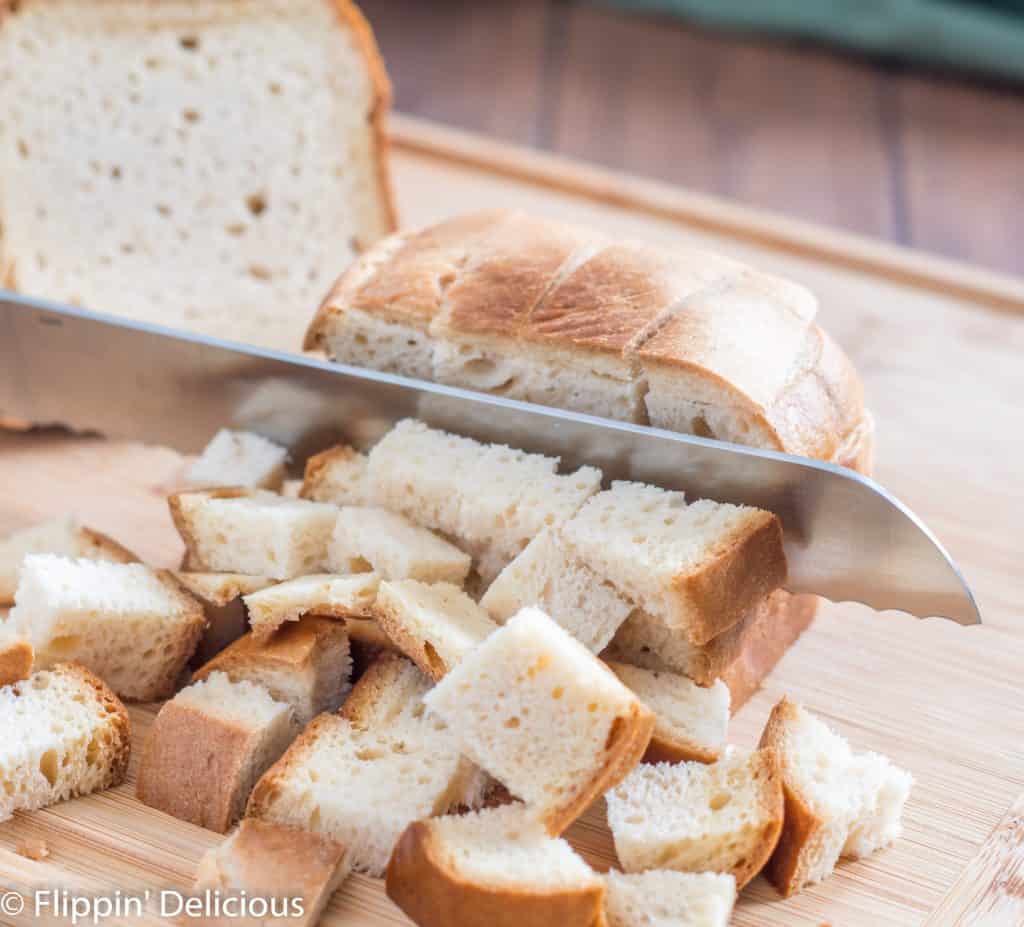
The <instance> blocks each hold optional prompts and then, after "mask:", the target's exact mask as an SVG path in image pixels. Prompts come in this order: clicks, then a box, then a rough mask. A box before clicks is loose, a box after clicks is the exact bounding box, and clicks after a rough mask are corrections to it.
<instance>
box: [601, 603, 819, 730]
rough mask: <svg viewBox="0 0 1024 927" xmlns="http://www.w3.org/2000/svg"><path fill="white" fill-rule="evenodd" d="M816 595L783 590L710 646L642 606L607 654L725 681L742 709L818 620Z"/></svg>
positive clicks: (704, 680)
mask: <svg viewBox="0 0 1024 927" xmlns="http://www.w3.org/2000/svg"><path fill="white" fill-rule="evenodd" d="M817 607H818V599H817V597H816V596H810V595H791V594H790V593H788V592H786V591H784V590H782V589H777V590H776V591H775V592H773V593H771V595H769V596H767V597H766V598H764V599H762V600H761V601H760V602H759V603H758V604H757V605H755V606H754V607H753V608H752V609H751V610H750V611H749V612H748V613H747V614H746V615H745V616H744V617H743V618H741V619H740V620H739V621H738V622H736V624H734V625H733V626H732V627H731V628H729V629H728V630H727V631H723V632H722V633H721V634H719V635H718V636H717V637H714V638H712V639H711V640H710V641H708V642H707V643H706V644H703V645H700V646H698V645H696V644H691V643H690V641H689V640H688V639H687V637H686V634H685V633H684V632H683V631H681V630H678V629H673V628H669V627H668V626H666V624H665V623H664V622H663V621H661V620H659V619H658V618H655V617H654V616H653V615H650V614H648V613H647V612H645V611H644V610H643V609H639V608H638V609H636V610H635V611H633V612H631V613H630V616H629V617H628V618H627V619H626V621H625V622H624V623H623V624H622V626H621V627H620V628H619V630H618V631H617V632H616V634H615V637H614V638H613V639H612V642H611V644H610V645H609V646H608V649H607V650H606V651H605V653H604V654H603V655H602V656H604V657H606V658H607V659H610V660H619V661H620V662H623V663H631V664H633V665H634V666H643V667H645V668H646V669H652V670H659V671H667V672H674V673H680V674H682V675H683V676H688V677H689V678H691V679H693V680H694V682H696V683H697V684H698V685H702V686H708V685H711V684H712V683H713V682H714V681H715V680H716V679H721V680H722V681H723V682H724V683H725V684H726V685H727V686H728V687H729V691H730V693H731V694H732V709H733V711H734V712H735V711H737V710H738V709H739V708H740V707H741V706H742V705H743V704H744V703H745V702H746V701H747V699H748V698H749V697H750V696H751V695H752V694H753V693H754V692H756V691H757V689H758V688H759V687H760V685H761V682H762V680H763V679H764V678H765V677H766V676H767V675H768V673H770V672H771V670H772V669H773V668H774V666H775V664H776V663H778V661H779V659H780V658H781V657H782V655H783V654H784V653H785V652H786V651H787V650H788V649H789V647H790V645H791V644H792V643H793V642H794V641H795V640H796V639H797V638H798V637H799V636H800V635H801V634H802V633H803V631H804V630H805V629H806V628H807V627H808V626H809V625H810V623H811V621H812V620H813V619H814V615H815V612H816V611H817Z"/></svg>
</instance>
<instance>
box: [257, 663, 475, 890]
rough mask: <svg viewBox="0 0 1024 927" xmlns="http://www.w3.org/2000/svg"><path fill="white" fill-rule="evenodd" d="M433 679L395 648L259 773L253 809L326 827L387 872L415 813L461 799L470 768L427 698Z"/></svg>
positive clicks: (373, 871) (358, 864) (355, 856)
mask: <svg viewBox="0 0 1024 927" xmlns="http://www.w3.org/2000/svg"><path fill="white" fill-rule="evenodd" d="M429 685H430V682H429V680H428V679H427V678H426V677H425V676H423V674H422V673H420V672H419V670H417V669H416V667H414V666H413V665H412V664H411V663H409V662H408V661H407V660H405V659H404V658H402V657H398V656H397V655H387V656H385V657H383V658H381V659H380V660H378V661H377V663H375V664H374V665H373V666H371V668H370V669H369V670H367V672H366V673H365V674H364V675H363V677H362V678H361V679H360V680H359V682H358V683H357V684H356V686H355V687H354V688H353V690H352V693H351V695H350V696H349V698H348V700H347V701H346V703H345V705H344V706H342V712H341V714H322V715H320V716H318V717H317V718H315V719H314V720H313V722H312V723H311V724H310V725H309V726H308V727H307V728H306V730H305V731H304V732H303V733H302V735H301V736H300V737H299V739H298V740H296V741H295V743H294V744H292V746H291V748H290V749H289V750H288V752H287V753H285V755H284V756H283V757H282V758H281V759H280V760H279V761H278V762H277V763H276V764H275V765H274V766H273V767H272V768H271V769H270V770H268V771H267V773H266V775H264V777H263V778H262V779H261V780H260V782H259V783H258V785H257V786H256V788H255V790H254V791H253V794H252V798H251V799H250V800H249V807H248V809H247V812H246V813H247V814H248V815H249V816H250V817H257V818H261V819H263V820H267V821H273V822H276V823H279V824H288V825H290V826H293V827H300V828H303V829H305V830H309V831H313V832H314V833H320V834H326V835H327V836H330V837H332V838H333V839H335V840H337V841H338V842H339V843H342V844H343V845H345V846H347V847H349V848H350V850H351V853H352V865H353V868H354V869H356V870H357V871H359V872H365V873H368V874H370V875H375V876H380V875H383V873H384V870H385V868H386V867H387V863H388V858H389V857H390V856H391V850H392V848H393V847H394V845H395V842H396V841H397V840H398V838H399V837H400V836H401V834H402V832H403V831H404V830H405V828H406V827H408V826H409V824H411V823H412V822H413V821H418V820H420V819H422V818H428V817H431V816H432V815H435V814H443V813H444V812H445V811H447V810H448V809H449V808H450V807H453V806H454V805H458V804H461V803H462V799H463V797H464V794H465V790H466V787H467V784H468V782H469V780H470V778H471V777H472V774H473V768H472V765H471V764H470V763H468V762H467V761H466V760H465V759H463V758H462V757H461V756H460V755H459V752H458V750H457V749H455V746H454V744H453V743H452V742H451V739H450V737H449V736H448V733H447V731H446V728H445V725H444V724H443V723H442V722H441V721H440V720H438V719H431V718H428V717H427V715H426V712H425V710H424V706H423V702H422V698H423V694H424V693H425V692H426V690H427V688H428V687H429Z"/></svg>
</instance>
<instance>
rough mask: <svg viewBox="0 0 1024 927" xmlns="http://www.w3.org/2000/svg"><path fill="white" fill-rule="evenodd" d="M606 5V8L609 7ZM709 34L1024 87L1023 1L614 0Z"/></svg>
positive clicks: (620, 4)
mask: <svg viewBox="0 0 1024 927" xmlns="http://www.w3.org/2000/svg"><path fill="white" fill-rule="evenodd" d="M606 2H607V0H606ZM610 2H611V3H612V4H613V5H615V6H618V7H622V8H627V9H636V10H648V11H656V12H660V13H674V14H678V15H679V16H684V17H686V18H688V19H692V20H694V21H696V22H699V23H703V24H706V25H710V26H716V27H722V28H729V29H737V30H742V31H745V32H761V33H770V34H774V35H783V36H797V37H803V38H811V39H818V40H821V41H827V42H833V43H835V44H838V45H845V46H848V47H850V48H854V49H857V50H859V51H863V52H868V53H871V54H878V55H885V56H887V57H892V58H901V59H907V60H911V61H917V62H923V63H926V64H933V65H941V66H945V67H956V68H963V69H966V70H970V71H975V72H980V73H986V74H992V75H997V76H999V77H1003V78H1010V79H1012V80H1018V81H1024V0H1021V2H1014V0H610Z"/></svg>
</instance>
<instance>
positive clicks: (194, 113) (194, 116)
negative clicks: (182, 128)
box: [181, 109, 200, 122]
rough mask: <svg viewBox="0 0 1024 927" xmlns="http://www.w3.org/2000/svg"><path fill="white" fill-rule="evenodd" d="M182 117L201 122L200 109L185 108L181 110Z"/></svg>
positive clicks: (187, 120)
mask: <svg viewBox="0 0 1024 927" xmlns="http://www.w3.org/2000/svg"><path fill="white" fill-rule="evenodd" d="M181 118H182V119H184V120H185V122H199V119H200V115H199V110H197V109H183V110H182V111H181Z"/></svg>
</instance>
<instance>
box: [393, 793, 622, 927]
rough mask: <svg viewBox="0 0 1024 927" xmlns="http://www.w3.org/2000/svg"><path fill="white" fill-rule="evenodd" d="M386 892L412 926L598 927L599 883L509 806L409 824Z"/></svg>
mask: <svg viewBox="0 0 1024 927" xmlns="http://www.w3.org/2000/svg"><path fill="white" fill-rule="evenodd" d="M387 893H388V897H389V898H390V899H391V900H392V901H394V902H395V904H397V905H398V907H400V908H401V909H402V910H403V911H404V912H405V913H406V914H407V915H408V916H409V918H410V919H411V920H412V921H413V923H415V924H417V925H418V927H451V925H453V924H458V925H460V927H524V925H529V927H598V925H600V924H601V923H602V919H601V910H602V902H603V900H604V884H603V883H602V880H601V877H600V876H599V875H597V874H596V873H595V872H594V871H593V870H592V869H591V868H590V867H589V866H588V865H587V864H586V863H585V862H584V861H583V860H582V859H581V858H580V857H579V856H578V855H577V854H576V853H575V851H574V850H573V849H572V847H570V846H569V844H568V843H566V842H565V841H564V840H561V839H558V838H552V837H550V836H548V834H547V831H546V830H545V828H544V825H543V824H542V823H541V822H540V821H539V820H538V819H537V818H536V817H534V816H533V815H531V814H530V812H529V809H528V808H526V807H525V806H524V805H521V804H514V805H506V806H504V807H501V808H494V809H487V810H484V811H478V812H475V813H471V814H462V815H446V816H444V817H439V818H432V819H431V820H429V821H417V822H416V823H415V824H412V825H410V827H409V828H408V829H407V830H406V831H405V833H404V834H402V837H401V839H400V840H399V841H398V844H397V846H396V847H395V850H394V853H392V855H391V862H390V863H389V864H388V871H387Z"/></svg>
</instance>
